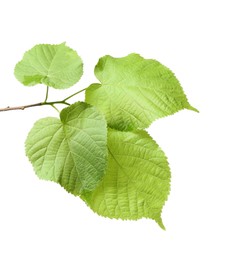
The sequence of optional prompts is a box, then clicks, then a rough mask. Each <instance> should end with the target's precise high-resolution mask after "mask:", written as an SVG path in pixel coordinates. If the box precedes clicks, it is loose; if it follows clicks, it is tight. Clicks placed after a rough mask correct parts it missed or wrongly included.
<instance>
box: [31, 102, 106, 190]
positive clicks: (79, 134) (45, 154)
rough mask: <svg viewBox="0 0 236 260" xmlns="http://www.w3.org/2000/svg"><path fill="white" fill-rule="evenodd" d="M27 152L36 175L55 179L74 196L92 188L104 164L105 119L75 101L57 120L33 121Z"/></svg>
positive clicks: (100, 174)
mask: <svg viewBox="0 0 236 260" xmlns="http://www.w3.org/2000/svg"><path fill="white" fill-rule="evenodd" d="M26 154H27V156H28V157H29V159H30V161H31V163H32V164H33V167H34V169H35V172H36V174H37V175H38V176H39V178H41V179H45V180H51V181H55V182H57V183H59V184H61V185H62V186H63V187H64V188H65V189H66V190H67V191H69V192H71V193H73V194H75V195H78V194H80V193H81V192H82V191H84V190H92V189H94V188H95V187H96V186H97V184H98V182H99V181H100V180H101V179H102V177H103V175H104V171H105V167H106V162H107V127H106V121H105V119H104V117H103V116H102V115H101V114H100V113H98V112H97V110H96V109H95V108H94V107H92V106H91V105H88V104H86V103H82V102H77V103H75V104H73V105H71V106H70V107H68V108H65V109H63V110H62V112H61V114H60V119H58V118H53V117H48V118H43V119H41V120H39V121H37V122H36V123H35V125H34V127H33V128H32V130H31V131H30V133H29V135H28V137H27V140H26Z"/></svg>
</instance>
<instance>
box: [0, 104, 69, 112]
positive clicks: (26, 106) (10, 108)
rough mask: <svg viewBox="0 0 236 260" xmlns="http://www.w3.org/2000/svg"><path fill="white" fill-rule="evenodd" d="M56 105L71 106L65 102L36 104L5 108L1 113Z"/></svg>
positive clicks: (0, 109) (0, 110) (1, 109)
mask: <svg viewBox="0 0 236 260" xmlns="http://www.w3.org/2000/svg"><path fill="white" fill-rule="evenodd" d="M55 104H64V105H70V104H69V103H67V102H65V101H55V102H41V103H35V104H31V105H24V106H17V107H9V106H8V107H5V108H0V112H6V111H10V110H25V109H26V108H29V107H38V106H47V105H49V106H54V105H55Z"/></svg>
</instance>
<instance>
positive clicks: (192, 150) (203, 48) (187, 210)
mask: <svg viewBox="0 0 236 260" xmlns="http://www.w3.org/2000/svg"><path fill="white" fill-rule="evenodd" d="M234 3H235V1H229V0H223V1H217V0H214V1H207V0H204V1H201V0H198V1H191V0H188V1H187V0H186V1H184V0H180V1H176V0H175V1H168V0H165V1H151V0H145V1H138V0H136V1H129V0H126V1H122V0H119V1H111V0H109V1H106V0H99V1H97V0H94V1H91V0H86V1H78V0H77V1H72V0H67V1H59V0H58V1H49V0H41V1H32V0H31V1H27V0H21V1H13V0H8V1H1V3H0V26H1V31H0V32H1V41H0V57H1V59H0V74H1V82H0V107H5V106H7V105H11V106H13V105H23V104H29V103H33V102H40V101H42V100H43V98H44V93H45V88H44V87H43V86H38V87H32V88H27V87H24V86H22V85H21V84H20V83H19V82H17V80H16V79H15V78H14V75H13V69H14V66H15V63H16V62H17V61H19V60H20V59H21V58H22V55H23V53H24V52H25V51H26V50H28V49H30V48H31V47H33V46H34V45H35V44H37V43H61V42H64V41H66V42H67V44H68V45H69V46H71V47H72V48H74V49H76V50H77V51H78V53H79V55H80V56H81V57H82V58H83V61H84V64H85V66H84V70H85V73H84V77H83V79H82V80H81V81H80V82H79V83H78V84H77V85H76V86H74V87H73V88H71V89H69V90H68V91H64V92H63V91H56V90H55V91H53V90H52V91H51V92H50V97H51V98H50V99H51V100H52V99H60V98H62V97H64V96H67V94H70V93H73V92H75V91H77V90H78V89H80V88H81V89H82V88H84V87H86V86H88V85H89V84H90V83H92V82H94V81H95V77H94V75H93V68H94V65H95V64H96V63H97V60H98V58H99V57H101V56H103V55H105V54H110V55H112V56H117V57H120V56H125V55H127V54H128V53H130V52H137V53H140V54H141V55H143V56H144V57H146V58H155V59H157V60H159V61H160V62H162V63H163V64H165V65H166V66H168V67H170V68H171V69H172V70H173V71H174V72H175V73H176V75H177V77H178V78H179V80H180V82H181V83H182V86H183V88H184V90H185V92H186V94H187V96H188V98H189V101H190V103H191V104H192V105H193V106H195V107H197V108H198V109H199V110H200V113H199V114H197V113H194V112H191V111H181V112H179V113H177V114H176V115H174V116H171V117H168V118H165V119H162V120H159V121H156V122H155V123H153V125H152V126H151V127H150V129H149V132H150V133H151V134H152V135H153V137H154V138H155V140H156V141H157V142H158V143H159V144H160V145H161V147H162V148H163V150H164V151H165V152H166V154H167V156H168V158H169V162H170V166H171V169H172V188H171V194H170V196H169V200H168V202H167V203H166V205H165V208H164V211H163V221H164V224H165V226H166V229H167V230H166V231H163V230H161V229H160V228H159V227H158V226H157V224H156V223H155V222H154V221H152V220H147V219H144V220H139V221H133V222H132V221H117V220H109V219H105V218H102V217H98V216H97V215H96V214H94V213H93V212H92V211H91V210H90V209H89V208H87V207H86V206H85V204H84V203H83V202H82V201H81V200H80V199H79V198H75V197H73V196H72V195H69V194H68V193H66V192H65V191H64V190H63V189H62V188H60V187H59V186H58V185H56V184H54V183H50V182H45V181H40V180H38V178H37V177H36V175H35V174H34V172H33V169H32V167H31V165H30V163H29V162H28V159H27V158H26V157H25V154H24V140H25V137H26V135H27V132H28V131H29V130H30V128H31V127H32V125H33V122H34V121H35V120H37V119H39V118H41V117H44V116H48V115H51V116H56V115H57V113H56V111H54V110H53V109H52V108H49V107H40V108H32V109H29V110H25V111H14V112H5V113H1V114H0V240H1V241H0V259H3V260H9V259H10V260H13V259H14V260H15V259H24V260H32V259H34V260H37V259H40V260H41V259H43V260H49V259H50V260H51V259H59V260H60V259H66V260H68V259H104V260H106V259H162V260H165V259H170V260H172V259H181V260H189V259H191V260H194V259H198V260H199V259H201V260H205V259H206V260H209V259H227V260H231V259H232V260H234V259H236V252H235V251H236V247H235V244H236V235H235V234H236V224H235V222H236V211H235V206H236V203H235V199H236V188H235V186H236V177H235V175H236V166H235V162H236V153H235V147H236V138H235V133H236V126H235V124H234V123H235V119H236V117H235V112H236V108H235V103H236V102H235V100H236V91H235V74H236V66H235V60H236V38H235V25H236V15H235V12H236V7H234ZM81 98H83V95H81Z"/></svg>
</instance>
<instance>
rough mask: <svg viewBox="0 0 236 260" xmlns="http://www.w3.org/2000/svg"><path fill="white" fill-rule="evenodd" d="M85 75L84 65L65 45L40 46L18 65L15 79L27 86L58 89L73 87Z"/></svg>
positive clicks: (28, 53)
mask: <svg viewBox="0 0 236 260" xmlns="http://www.w3.org/2000/svg"><path fill="white" fill-rule="evenodd" d="M82 74H83V63H82V60H81V58H80V57H79V56H78V54H77V53H76V51H74V50H72V49H71V48H69V47H67V46H66V45H65V43H62V44H58V45H50V44H39V45H36V46H34V47H33V48H32V49H30V50H29V51H27V52H26V53H25V54H24V56H23V59H22V60H21V61H20V62H19V63H17V64H16V67H15V77H16V78H17V79H18V80H19V81H20V82H21V83H22V84H24V85H25V86H34V85H36V84H40V83H42V84H45V85H46V86H50V87H53V88H56V89H65V88H69V87H71V86H73V85H74V84H75V83H76V82H77V81H79V79H80V78H81V76H82Z"/></svg>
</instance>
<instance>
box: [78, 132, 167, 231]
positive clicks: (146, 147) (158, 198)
mask: <svg viewBox="0 0 236 260" xmlns="http://www.w3.org/2000/svg"><path fill="white" fill-rule="evenodd" d="M108 150H109V156H108V168H107V171H106V174H105V176H104V179H103V180H102V182H101V183H100V184H99V185H98V187H97V188H96V189H95V190H94V191H92V192H87V193H84V194H83V195H82V196H81V197H82V199H84V200H85V201H86V203H87V204H88V206H90V207H91V209H92V210H94V211H95V212H96V213H98V214H99V215H101V216H104V217H109V218H117V219H131V220H136V219H140V218H143V217H144V218H151V219H154V220H155V221H156V222H157V223H158V224H159V225H160V226H161V227H162V228H164V226H163V223H162V219H161V211H162V207H163V205H164V203H165V201H166V199H167V196H168V194H169V190H170V169H169V166H168V162H167V159H166V157H165V154H164V153H163V151H162V150H161V148H160V147H159V146H158V145H157V144H156V143H155V141H154V140H152V138H151V137H150V136H149V135H148V133H147V132H145V131H143V130H136V131H134V132H121V131H117V130H114V129H109V131H108Z"/></svg>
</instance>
